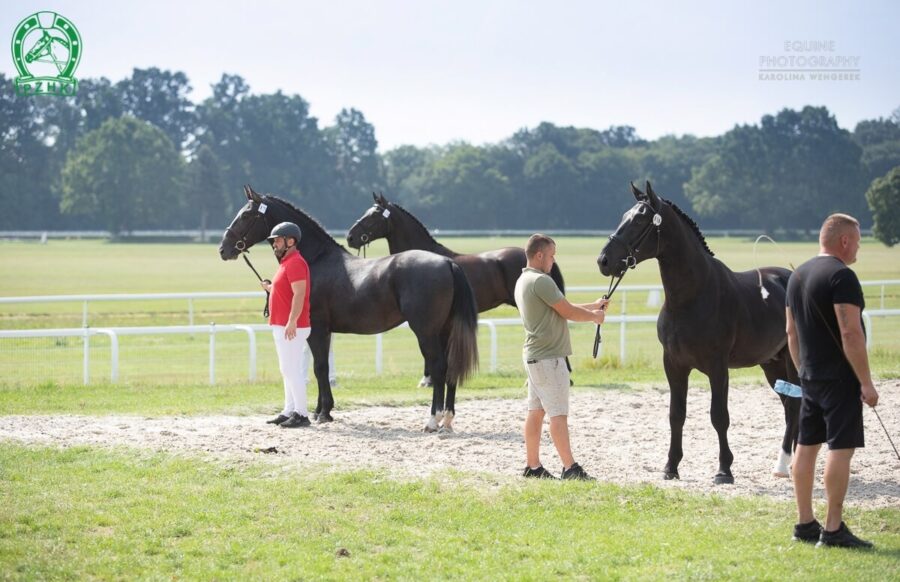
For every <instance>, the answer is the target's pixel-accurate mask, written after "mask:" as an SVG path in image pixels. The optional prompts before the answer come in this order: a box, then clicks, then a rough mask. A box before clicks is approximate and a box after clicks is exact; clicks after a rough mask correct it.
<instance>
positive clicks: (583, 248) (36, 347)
mask: <svg viewBox="0 0 900 582" xmlns="http://www.w3.org/2000/svg"><path fill="white" fill-rule="evenodd" d="M446 242H447V244H448V245H449V246H451V248H454V249H455V250H459V251H464V252H475V251H480V250H486V249H490V248H499V247H502V246H506V245H513V244H522V242H523V241H521V240H518V239H509V238H453V239H447V240H446ZM603 242H604V240H603V239H598V238H588V237H577V238H568V237H567V238H561V239H560V241H559V254H558V261H559V264H560V266H561V268H562V269H563V272H564V274H565V277H566V281H567V284H568V285H569V286H572V287H574V286H597V287H604V288H605V286H606V285H607V280H606V279H604V278H603V277H601V276H600V275H599V272H598V270H597V268H596V264H595V261H596V255H597V254H598V252H599V250H600V248H601V247H602V243H603ZM709 244H710V246H711V248H712V249H713V251H714V252H716V253H717V256H719V257H720V258H721V259H722V260H723V261H724V262H725V263H726V264H728V265H730V266H732V267H733V268H735V269H738V270H741V269H750V268H752V267H753V266H754V265H755V264H756V263H757V262H758V263H759V264H760V265H769V264H780V265H787V264H791V263H792V264H795V265H796V264H799V263H800V262H801V261H803V260H804V259H805V258H807V257H809V256H811V255H812V254H814V253H815V252H816V246H815V245H814V244H813V243H784V244H780V245H778V246H775V245H772V244H771V243H761V244H760V246H759V248H758V253H757V256H756V258H754V253H753V244H752V242H750V241H747V240H743V239H734V238H714V239H710V241H709ZM0 248H2V250H3V251H4V252H3V253H0V268H2V270H3V272H5V273H15V274H16V275H15V277H8V278H7V279H5V280H4V282H3V287H2V293H0V296H24V295H61V294H67V295H68V294H110V293H123V294H125V293H164V292H196V291H256V290H257V287H256V282H255V278H254V277H253V275H252V273H251V272H250V270H249V269H247V268H246V266H245V265H244V264H243V262H242V261H233V262H228V263H225V262H223V261H221V260H220V259H219V258H218V254H217V253H216V248H215V246H214V245H199V244H150V243H142V244H136V243H135V244H131V243H110V242H106V241H58V240H51V241H50V242H49V243H48V244H46V245H40V244H37V243H34V242H0ZM386 252H387V251H386V246H385V245H384V244H383V243H382V241H378V242H377V243H376V244H374V245H373V246H372V248H370V249H369V256H370V257H372V256H380V255H383V254H385V253H386ZM253 258H254V261H255V263H256V265H257V268H259V269H260V270H261V271H262V272H264V273H265V272H271V271H273V270H274V267H275V262H274V259H273V258H272V257H271V255H270V253H269V252H268V251H267V250H266V249H259V250H258V251H257V252H254V253H253ZM855 268H856V269H857V272H858V273H859V275H860V278H861V279H862V280H864V281H865V280H881V279H900V250H898V249H897V248H894V249H888V248H887V247H885V246H884V245H882V244H880V243H877V242H874V241H873V240H866V241H864V244H863V247H862V250H861V251H860V260H859V263H858V264H857V265H855ZM658 283H659V274H658V269H657V267H656V264H655V262H654V261H648V262H647V263H644V264H641V265H640V266H639V267H638V268H637V269H635V270H634V271H630V272H629V273H628V275H627V277H626V279H625V282H624V283H623V285H637V284H658ZM881 291H882V290H881V288H879V287H867V288H866V293H867V301H868V304H869V306H870V308H877V307H880V306H881V305H882V303H883V304H884V306H885V307H888V308H900V285H893V286H888V287H886V288H885V290H884V296H883V297H882V293H881ZM599 294H600V292H579V293H574V292H573V293H570V299H571V300H572V301H576V302H581V301H589V300H593V299H594V298H596V296H597V295H599ZM261 305H262V297H259V298H257V297H254V298H252V299H239V300H235V299H231V300H197V301H194V303H193V306H192V307H193V311H194V322H195V323H197V324H206V323H210V322H216V323H219V324H225V323H262V322H263V320H262V318H261V315H260V310H261ZM656 309H658V308H657V307H655V306H653V305H648V293H647V292H645V291H642V292H636V291H632V292H624V291H621V290H620V291H619V292H618V293H617V294H616V296H615V298H614V302H613V305H612V307H611V313H613V314H619V313H622V312H623V310H624V311H625V312H626V313H629V314H651V313H654V312H655V310H656ZM517 316H518V313H517V311H516V310H515V309H514V308H512V307H508V306H503V307H499V308H497V309H494V310H492V311H490V312H488V313H485V314H483V315H482V317H483V318H513V317H517ZM82 317H83V316H82V304H81V303H79V302H70V303H45V304H16V305H0V329H31V328H60V327H70V328H79V327H81V325H82ZM88 323H89V325H90V326H92V327H109V326H149V325H185V324H187V323H188V303H187V301H186V300H171V301H168V300H167V301H136V302H94V303H91V304H90V305H89V310H88ZM620 332H621V328H620V327H619V326H618V325H616V324H608V325H607V326H605V329H604V344H603V354H604V357H603V359H602V360H601V361H600V362H594V361H593V360H592V359H591V358H590V348H591V346H592V341H593V340H592V337H593V336H592V334H593V330H592V328H591V326H589V325H575V326H573V327H572V333H573V346H574V349H575V355H574V358H573V359H574V360H575V362H576V365H577V368H578V370H579V381H580V382H582V383H584V384H603V383H609V382H621V381H623V380H624V381H627V380H629V379H632V380H647V379H657V380H662V379H663V374H662V366H661V363H660V362H661V354H662V350H661V348H660V346H659V343H658V341H657V340H656V331H655V325H654V324H652V323H651V324H629V325H628V327H627V331H626V346H627V356H626V359H625V361H624V362H622V361H620V359H619V340H620ZM870 333H871V335H872V337H873V346H874V348H873V350H872V359H873V366H874V369H875V372H876V374H878V375H879V376H881V377H897V376H900V365H898V361H900V318H898V317H889V318H876V319H874V320H873V321H872V325H871V329H870ZM257 336H258V337H257V341H258V343H259V346H260V348H259V358H260V363H259V366H258V369H259V380H260V382H262V383H266V384H268V383H271V382H273V381H276V380H277V373H273V370H275V368H274V359H273V357H272V354H271V351H272V350H270V349H268V348H267V346H270V341H269V338H268V337H267V336H266V334H264V333H261V334H257ZM120 342H121V345H120V350H121V352H120V367H121V369H120V382H121V383H136V384H151V385H157V384H165V383H193V384H201V383H203V382H204V381H205V379H206V378H207V377H208V375H209V372H208V360H209V357H208V349H209V348H208V337H207V336H206V335H205V334H204V335H197V336H182V335H169V336H126V337H122V338H120ZM497 343H498V357H497V364H498V371H499V372H501V373H504V374H507V375H509V374H514V373H515V372H517V371H519V370H520V362H519V353H520V349H521V329H519V328H518V327H516V326H514V327H500V328H498V342H497ZM374 346H375V341H374V338H373V337H371V336H353V335H342V336H337V337H336V338H335V350H336V355H337V368H338V369H339V370H340V374H341V376H342V377H343V378H345V379H346V380H347V381H348V382H352V381H353V380H354V379H356V378H362V377H366V376H370V375H372V374H374V370H375V363H374V350H375V347H374ZM479 346H480V350H481V355H482V363H481V370H482V372H483V373H487V372H489V368H490V360H489V356H490V344H489V335H488V331H487V330H486V329H485V328H483V327H482V329H481V331H480V333H479ZM384 354H385V360H384V372H385V373H386V374H387V375H410V376H415V375H416V374H417V373H418V371H419V368H420V367H421V365H420V357H419V354H418V350H417V347H416V344H415V338H414V337H413V335H412V333H411V332H409V330H396V331H394V332H390V333H388V334H387V335H386V336H385V347H384ZM82 357H83V354H82V342H81V339H80V338H60V339H27V340H24V339H23V340H0V378H2V380H0V383H2V384H14V385H18V386H23V385H25V386H29V385H40V384H44V383H47V382H56V383H59V384H62V385H68V384H71V383H80V382H81V376H82V372H81V369H82V368H81V363H82ZM109 358H110V356H109V342H108V340H107V339H105V338H104V337H97V338H94V339H92V340H91V381H92V382H103V381H106V380H108V378H109ZM216 361H217V366H216V376H217V381H219V382H223V383H243V382H246V378H247V340H246V337H245V336H244V335H243V334H242V333H231V334H219V335H218V337H217V343H216ZM735 377H736V378H747V379H752V380H757V379H760V378H761V373H760V372H759V371H758V370H755V369H750V370H745V371H736V372H735ZM503 382H504V380H503V378H502V376H501V377H499V378H497V382H496V383H495V384H502V383H503Z"/></svg>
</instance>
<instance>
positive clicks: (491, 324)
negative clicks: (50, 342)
mask: <svg viewBox="0 0 900 582" xmlns="http://www.w3.org/2000/svg"><path fill="white" fill-rule="evenodd" d="M898 315H900V309H876V310H867V311H865V312H864V313H863V317H864V319H865V320H866V327H867V329H868V330H869V333H868V336H867V338H866V346H867V347H870V346H871V343H872V337H873V329H872V318H873V317H894V316H898ZM656 318H657V316H656V315H625V314H623V315H609V316H608V317H607V318H606V324H607V325H609V324H618V325H619V330H620V332H619V358H620V360H621V361H623V362H624V361H625V359H626V357H627V353H626V345H627V344H626V339H625V338H626V331H627V325H628V324H629V323H652V322H655V321H656ZM478 324H479V325H482V326H485V327H486V328H487V329H488V331H489V334H490V371H491V372H495V371H496V370H497V354H498V342H497V328H498V327H500V326H521V325H522V320H521V319H519V318H508V319H482V320H480V321H479V322H478ZM400 327H408V325H407V324H405V323H404V324H403V325H401V326H400ZM269 329H270V328H269V326H268V325H265V324H254V325H240V324H231V325H216V324H214V323H212V324H209V325H179V326H167V327H110V328H90V327H85V328H71V329H23V330H0V339H19V338H59V337H80V338H82V343H83V352H84V356H83V358H82V378H83V383H84V384H85V385H87V384H89V383H90V367H91V360H90V338H91V337H92V336H95V335H105V336H107V337H108V338H109V340H110V378H109V379H110V382H112V383H116V382H117V381H118V380H119V337H120V336H126V335H140V336H147V335H168V334H208V335H209V383H210V384H211V385H212V384H215V383H216V335H217V334H221V333H228V332H232V333H233V332H242V333H245V334H246V335H247V348H248V361H247V363H248V379H249V380H250V381H255V380H256V363H257V342H256V332H259V331H266V332H268V331H269ZM382 335H383V334H377V335H376V337H375V362H374V364H375V373H376V374H381V373H382V371H383V356H384V354H383V347H382V346H383V343H382V342H383V337H382Z"/></svg>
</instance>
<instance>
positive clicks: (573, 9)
mask: <svg viewBox="0 0 900 582" xmlns="http://www.w3.org/2000/svg"><path fill="white" fill-rule="evenodd" d="M738 4H740V5H742V6H738ZM39 10H49V11H56V12H59V13H60V14H62V15H64V16H66V17H67V18H69V19H70V20H72V22H73V23H74V24H75V26H76V27H77V28H78V29H79V31H80V32H81V35H82V39H83V44H84V55H83V57H82V60H81V64H80V66H79V68H78V70H77V72H76V75H75V77H76V78H85V77H99V76H105V77H107V78H109V79H110V80H112V81H118V80H120V79H122V78H123V77H126V76H129V75H130V73H131V70H132V69H133V68H134V67H151V66H157V67H160V68H163V69H172V70H180V71H184V72H185V73H186V74H187V75H188V77H189V78H190V80H191V83H192V85H193V87H194V92H193V94H192V95H191V97H192V99H193V100H194V101H199V100H202V99H203V98H205V97H207V96H208V95H209V94H210V88H209V86H210V84H211V83H214V82H215V81H217V80H218V79H219V77H220V76H221V75H222V73H223V72H227V73H234V74H238V75H241V76H242V77H244V79H246V80H247V82H248V83H249V85H250V87H251V91H253V92H260V93H261V92H266V93H268V92H274V91H276V90H278V89H281V90H282V91H284V92H285V93H291V94H293V93H297V94H300V95H302V96H303V97H304V98H305V99H306V100H307V101H308V102H309V103H310V105H311V110H312V113H313V115H315V116H316V117H318V118H319V120H320V125H323V126H324V125H329V124H331V122H332V120H333V119H334V116H335V114H336V113H337V112H338V111H340V109H341V108H343V107H355V108H356V109H359V110H361V111H362V112H363V113H364V114H365V116H366V118H367V119H368V120H369V121H370V122H371V123H373V124H374V125H375V128H376V132H377V133H376V135H377V137H378V139H379V142H380V146H381V150H382V151H384V150H386V149H390V148H393V147H396V146H398V145H402V144H414V145H418V146H423V145H427V144H431V143H436V144H444V143H447V142H450V141H453V140H465V141H468V142H471V143H476V144H480V143H485V142H496V141H499V140H501V139H504V138H506V137H508V136H510V135H511V134H512V133H513V132H515V131H516V130H518V129H521V128H523V127H534V126H536V125H537V124H538V123H540V122H542V121H549V122H552V123H555V124H557V125H575V126H579V127H593V128H598V129H604V128H606V127H608V126H610V125H632V126H634V127H636V128H637V130H638V133H639V134H640V135H641V136H642V137H645V138H649V139H655V138H657V137H659V136H661V135H665V134H673V133H674V134H685V133H691V134H694V135H701V136H705V135H717V134H721V133H723V132H725V131H727V130H728V129H730V128H731V127H733V126H734V125H735V124H737V123H756V122H758V121H759V119H760V117H761V116H762V115H764V114H766V113H775V112H777V111H778V110H780V109H782V108H784V107H792V108H798V107H801V106H803V105H807V104H810V105H824V106H827V107H828V108H829V109H830V110H831V112H832V113H833V114H835V115H836V116H837V119H838V122H839V123H840V125H841V126H843V127H845V128H847V129H851V130H852V129H853V127H854V125H855V124H856V123H857V122H858V121H859V120H861V119H870V118H875V117H884V116H888V115H890V113H891V112H892V111H893V110H894V109H896V108H897V107H900V58H898V57H900V35H898V34H897V23H898V22H900V2H896V1H891V0H883V1H871V2H866V1H860V2H848V1H846V0H840V1H822V0H818V1H797V2H784V1H783V0H781V1H772V0H757V1H752V2H722V1H721V0H716V1H696V0H691V1H685V2H671V1H669V0H657V1H647V2H642V1H637V0H632V1H631V2H623V1H621V0H619V1H616V2H606V1H599V0H594V1H590V0H587V1H573V2H565V1H561V2H547V1H533V0H502V1H490V0H454V1H444V2H430V1H428V0H418V1H412V0H410V1H404V0H383V1H380V0H352V1H341V0H331V1H327V2H326V1H315V2H311V1H306V0H299V1H295V2H280V3H279V2H268V1H263V0H257V1H255V2H229V1H224V0H216V1H210V0H200V1H190V0H181V1H179V2H174V1H171V0H154V1H152V2H133V3H129V2H121V1H119V2H101V1H95V0H94V1H92V0H78V1H62V0H41V1H38V2H35V1H32V0H27V1H24V2H23V1H20V2H14V3H6V5H5V6H4V8H3V10H2V13H0V34H6V35H7V38H9V39H11V38H12V32H13V30H14V28H15V27H16V25H17V24H18V23H19V21H20V20H22V19H23V18H25V17H26V16H28V15H29V14H31V13H33V12H37V11H39ZM797 41H799V42H797ZM810 42H814V43H815V45H811V44H810ZM785 43H789V47H790V44H791V43H794V44H793V46H794V49H790V48H789V47H788V48H786V47H785ZM6 46H9V45H6ZM797 48H799V49H804V48H807V49H812V50H801V51H799V52H798V51H797V50H796V49H797ZM761 57H774V58H775V59H776V60H775V61H769V63H770V64H769V65H767V67H771V66H773V65H772V63H773V62H774V66H776V67H780V68H789V67H790V66H791V64H790V63H789V62H788V61H787V60H786V59H787V58H788V57H804V58H806V59H807V61H806V63H805V64H804V66H807V67H809V66H810V63H811V62H812V61H811V60H809V57H815V58H817V59H819V58H822V59H831V60H828V61H826V63H825V66H827V67H828V68H851V69H858V70H859V79H858V80H842V81H838V80H826V81H821V80H817V81H813V80H811V79H810V78H809V77H810V73H806V74H805V78H804V80H781V81H777V80H775V81H773V80H760V78H759V77H760V74H761V73H760V68H766V67H763V66H762V65H761V63H760V58H761ZM836 58H838V59H840V58H843V59H845V60H843V61H841V60H835V59H836ZM847 58H849V60H846V59H847ZM854 58H858V60H857V61H854V60H852V59H854ZM779 59H780V60H779ZM796 62H797V61H794V64H796ZM0 63H2V64H0V71H2V72H3V73H5V74H6V75H7V77H8V78H11V77H14V76H15V69H14V68H13V65H12V58H11V54H10V52H6V54H5V56H3V57H0ZM851 74H853V73H851ZM0 90H4V91H8V90H12V87H11V85H10V86H7V87H3V88H2V89H0Z"/></svg>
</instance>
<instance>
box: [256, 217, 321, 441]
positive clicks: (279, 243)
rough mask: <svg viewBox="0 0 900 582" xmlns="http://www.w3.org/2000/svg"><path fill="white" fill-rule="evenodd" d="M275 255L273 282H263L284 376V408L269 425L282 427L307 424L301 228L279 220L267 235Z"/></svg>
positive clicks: (306, 317) (306, 328) (305, 291)
mask: <svg viewBox="0 0 900 582" xmlns="http://www.w3.org/2000/svg"><path fill="white" fill-rule="evenodd" d="M269 240H270V241H272V250H273V251H274V253H275V256H276V257H277V258H278V263H279V265H278V272H277V273H275V278H274V279H273V280H272V282H271V283H270V282H268V281H263V283H262V286H263V289H265V290H266V291H268V292H269V293H270V294H271V295H270V297H269V325H270V326H272V335H273V336H274V338H275V351H276V352H277V353H278V367H279V369H280V370H281V376H282V378H283V379H284V409H283V410H282V411H281V414H279V415H278V416H277V417H275V418H273V419H272V420H269V421H268V423H269V424H277V425H280V426H281V427H282V428H298V427H305V426H310V422H309V410H308V409H307V404H306V380H307V373H306V370H307V361H306V353H307V351H306V350H305V348H306V340H307V338H309V331H310V328H309V291H310V285H309V266H308V265H307V264H306V260H305V259H304V258H303V257H302V256H301V255H300V251H298V250H297V243H299V242H300V227H299V226H297V225H296V224H294V223H293V222H282V223H281V224H278V225H276V226H275V228H273V229H272V233H271V234H270V235H269Z"/></svg>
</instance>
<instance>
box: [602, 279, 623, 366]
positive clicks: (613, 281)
mask: <svg viewBox="0 0 900 582" xmlns="http://www.w3.org/2000/svg"><path fill="white" fill-rule="evenodd" d="M627 272H628V269H626V270H624V271H622V274H621V275H619V276H618V277H613V278H612V279H611V280H610V281H609V288H608V289H607V291H606V295H604V296H603V298H604V299H609V298H610V297H612V295H613V293H615V292H616V287H618V286H619V283H621V282H622V279H624V278H625V273H627ZM601 342H603V338H601V337H600V324H597V333H596V334H594V359H595V360H596V359H597V354H598V353H599V352H600V343H601Z"/></svg>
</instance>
